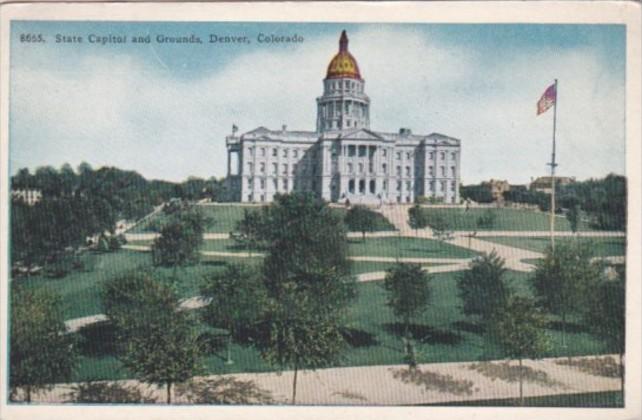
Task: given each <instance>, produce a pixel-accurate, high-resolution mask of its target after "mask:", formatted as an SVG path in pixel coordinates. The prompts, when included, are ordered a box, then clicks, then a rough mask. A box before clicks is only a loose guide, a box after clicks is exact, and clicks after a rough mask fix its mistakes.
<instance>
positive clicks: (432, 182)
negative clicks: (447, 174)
mask: <svg viewBox="0 0 642 420" xmlns="http://www.w3.org/2000/svg"><path fill="white" fill-rule="evenodd" d="M430 191H432V192H435V181H430Z"/></svg>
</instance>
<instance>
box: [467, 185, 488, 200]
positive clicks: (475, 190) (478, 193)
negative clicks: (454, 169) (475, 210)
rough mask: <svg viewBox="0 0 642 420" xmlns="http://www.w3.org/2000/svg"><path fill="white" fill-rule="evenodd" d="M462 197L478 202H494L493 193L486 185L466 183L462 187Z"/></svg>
mask: <svg viewBox="0 0 642 420" xmlns="http://www.w3.org/2000/svg"><path fill="white" fill-rule="evenodd" d="M460 193H461V197H462V199H464V200H465V199H471V200H472V201H475V202H477V203H492V202H493V195H492V194H491V192H490V188H489V187H488V186H485V185H466V186H462V187H461V188H460Z"/></svg>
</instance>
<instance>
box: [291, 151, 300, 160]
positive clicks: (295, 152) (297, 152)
mask: <svg viewBox="0 0 642 420" xmlns="http://www.w3.org/2000/svg"><path fill="white" fill-rule="evenodd" d="M292 154H293V155H294V157H295V158H298V157H299V149H294V150H293V151H292Z"/></svg>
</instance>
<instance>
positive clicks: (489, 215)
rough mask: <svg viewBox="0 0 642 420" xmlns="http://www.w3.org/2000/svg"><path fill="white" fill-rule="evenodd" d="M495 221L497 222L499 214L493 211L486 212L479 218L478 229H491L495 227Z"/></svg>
mask: <svg viewBox="0 0 642 420" xmlns="http://www.w3.org/2000/svg"><path fill="white" fill-rule="evenodd" d="M495 220H497V214H495V212H494V211H492V210H490V209H489V210H486V211H485V212H484V214H482V215H481V216H479V217H478V218H477V227H478V228H480V229H491V228H492V227H493V226H495Z"/></svg>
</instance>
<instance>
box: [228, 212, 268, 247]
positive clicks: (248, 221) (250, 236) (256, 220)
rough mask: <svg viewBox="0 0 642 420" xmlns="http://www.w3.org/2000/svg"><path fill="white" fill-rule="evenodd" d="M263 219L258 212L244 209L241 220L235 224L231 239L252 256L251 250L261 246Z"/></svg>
mask: <svg viewBox="0 0 642 420" xmlns="http://www.w3.org/2000/svg"><path fill="white" fill-rule="evenodd" d="M262 235H263V218H262V216H261V213H260V212H259V211H258V210H251V209H244V210H243V218H242V219H241V220H239V221H238V222H237V223H236V230H235V232H232V235H231V236H232V238H234V240H235V241H236V242H238V243H240V244H241V245H242V246H244V247H245V248H246V249H247V252H248V253H249V255H250V256H252V249H256V248H260V247H261V245H262V240H261V238H262Z"/></svg>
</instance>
